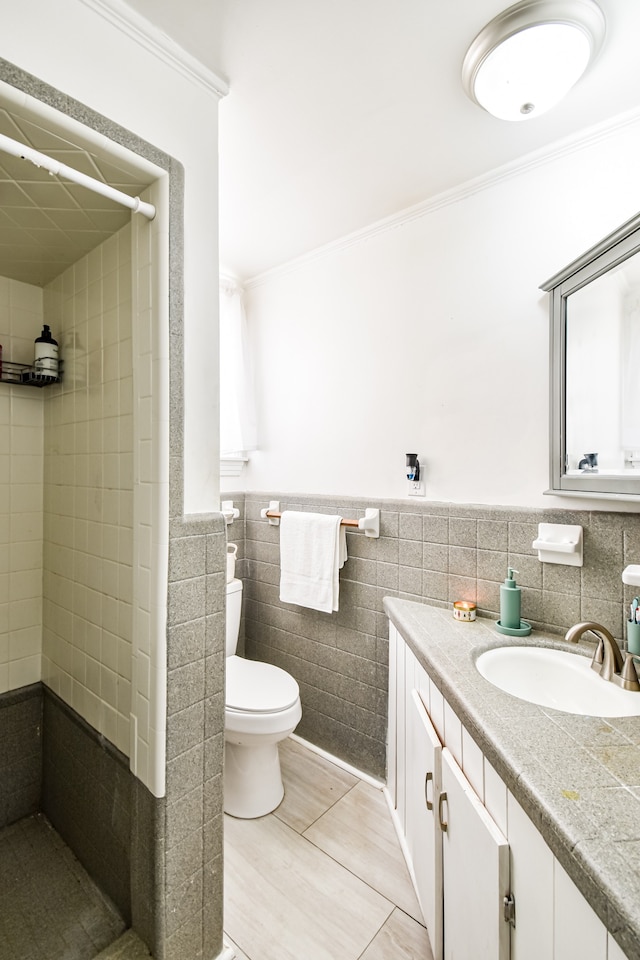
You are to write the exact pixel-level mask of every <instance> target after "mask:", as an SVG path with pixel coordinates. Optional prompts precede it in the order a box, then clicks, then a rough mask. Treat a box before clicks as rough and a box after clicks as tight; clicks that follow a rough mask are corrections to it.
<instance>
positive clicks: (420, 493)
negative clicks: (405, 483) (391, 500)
mask: <svg viewBox="0 0 640 960" xmlns="http://www.w3.org/2000/svg"><path fill="white" fill-rule="evenodd" d="M407 493H408V496H410V497H424V495H425V489H424V483H423V482H422V480H409V489H408V491H407Z"/></svg>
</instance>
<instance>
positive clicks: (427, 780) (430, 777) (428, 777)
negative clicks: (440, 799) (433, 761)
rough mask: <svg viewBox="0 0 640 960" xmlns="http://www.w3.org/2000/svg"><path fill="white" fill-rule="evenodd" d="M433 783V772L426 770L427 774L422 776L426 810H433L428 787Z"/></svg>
mask: <svg viewBox="0 0 640 960" xmlns="http://www.w3.org/2000/svg"><path fill="white" fill-rule="evenodd" d="M430 783H433V773H432V772H431V770H429V771H427V775H426V777H425V778H424V799H425V803H426V804H427V810H433V801H432V800H429V793H428V788H429V784H430Z"/></svg>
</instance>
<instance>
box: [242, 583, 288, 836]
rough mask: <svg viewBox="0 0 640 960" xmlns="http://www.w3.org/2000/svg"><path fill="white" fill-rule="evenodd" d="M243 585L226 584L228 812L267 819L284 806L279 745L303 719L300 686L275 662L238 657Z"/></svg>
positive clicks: (248, 818)
mask: <svg viewBox="0 0 640 960" xmlns="http://www.w3.org/2000/svg"><path fill="white" fill-rule="evenodd" d="M241 608H242V582H241V581H240V580H238V579H233V580H230V581H229V582H228V583H227V622H226V627H227V640H226V684H225V686H226V697H225V710H224V740H225V744H224V748H225V749H224V810H225V813H229V814H231V816H233V817H241V818H243V819H247V820H250V819H254V818H255V817H263V816H265V814H267V813H271V811H272V810H275V808H276V807H277V806H278V805H279V804H280V803H281V801H282V798H283V797H284V786H283V784H282V775H281V773H280V756H279V754H278V743H279V742H280V740H284V739H285V738H286V737H288V736H289V734H290V733H293V731H294V730H295V728H296V727H297V725H298V724H299V722H300V719H301V717H302V706H301V704H300V688H299V687H298V684H297V683H296V681H295V680H294V679H293V677H292V676H291V674H289V673H287V672H286V670H281V669H280V667H276V666H274V665H273V664H271V663H262V662H260V661H258V660H246V659H245V658H244V657H238V656H236V648H237V644H238V634H239V632H240V612H241Z"/></svg>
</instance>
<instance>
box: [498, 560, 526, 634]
mask: <svg viewBox="0 0 640 960" xmlns="http://www.w3.org/2000/svg"><path fill="white" fill-rule="evenodd" d="M517 572H518V571H517V570H513V569H512V568H511V567H509V568H508V570H507V578H506V580H505V581H504V583H503V584H501V585H500V623H501V624H502V626H503V627H506V628H507V629H508V630H519V629H520V611H521V606H522V589H521V588H520V587H519V586H518V585H517V584H516V581H515V579H514V576H513V575H514V573H517Z"/></svg>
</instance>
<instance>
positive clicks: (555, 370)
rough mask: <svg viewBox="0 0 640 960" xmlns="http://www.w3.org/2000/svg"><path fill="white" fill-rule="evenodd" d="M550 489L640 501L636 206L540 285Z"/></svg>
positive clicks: (639, 231)
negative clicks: (546, 335)
mask: <svg viewBox="0 0 640 960" xmlns="http://www.w3.org/2000/svg"><path fill="white" fill-rule="evenodd" d="M541 289H542V290H546V291H547V292H548V293H549V294H550V301H551V302H550V310H551V321H550V331H551V358H550V382H551V404H550V413H551V424H550V427H551V429H550V439H551V457H550V489H549V490H548V491H547V492H548V493H551V494H560V495H562V494H566V495H571V496H585V497H603V498H607V499H616V500H640V214H639V215H637V216H636V217H634V218H633V219H632V220H629V221H627V223H625V224H623V225H622V226H621V227H619V228H618V229H617V230H616V231H614V232H613V233H612V234H610V235H609V236H608V237H605V239H604V240H602V241H601V242H600V243H598V244H596V246H594V247H592V248H591V249H590V250H588V251H587V252H586V253H584V254H583V255H582V256H581V257H579V258H578V259H577V260H574V261H573V263H571V264H569V266H567V267H565V269H564V270H561V271H560V272H559V273H557V274H555V276H553V277H551V279H550V280H547V281H546V283H543V284H542V285H541Z"/></svg>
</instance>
